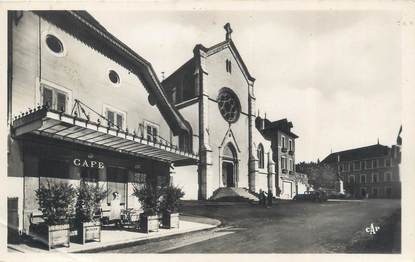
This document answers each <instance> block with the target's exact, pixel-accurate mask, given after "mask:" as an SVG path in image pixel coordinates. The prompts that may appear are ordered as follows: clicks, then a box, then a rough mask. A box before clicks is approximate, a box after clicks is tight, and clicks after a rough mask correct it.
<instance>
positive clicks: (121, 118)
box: [105, 107, 126, 129]
mask: <svg viewBox="0 0 415 262" xmlns="http://www.w3.org/2000/svg"><path fill="white" fill-rule="evenodd" d="M105 116H106V117H107V122H108V126H115V127H118V128H120V129H123V128H124V126H125V122H126V117H125V116H126V114H125V113H124V112H122V111H120V110H116V109H114V108H109V107H106V108H105Z"/></svg>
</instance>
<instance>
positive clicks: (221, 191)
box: [211, 187, 258, 201]
mask: <svg viewBox="0 0 415 262" xmlns="http://www.w3.org/2000/svg"><path fill="white" fill-rule="evenodd" d="M232 197H235V198H238V197H239V198H244V199H247V200H252V201H258V198H257V197H256V196H255V195H253V194H251V193H250V192H249V191H248V190H247V189H245V188H241V187H221V188H218V189H216V190H215V192H213V195H212V197H211V199H212V200H216V199H220V198H232Z"/></svg>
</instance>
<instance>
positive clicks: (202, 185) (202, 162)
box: [162, 23, 297, 199]
mask: <svg viewBox="0 0 415 262" xmlns="http://www.w3.org/2000/svg"><path fill="white" fill-rule="evenodd" d="M224 28H225V31H226V36H225V40H224V41H223V42H220V43H218V44H216V45H214V46H211V47H205V46H203V45H201V44H198V45H196V46H195V48H194V49H193V57H191V58H190V59H189V60H188V61H187V62H186V63H184V64H183V65H182V66H181V67H180V68H178V69H177V70H176V71H175V72H174V73H173V74H171V75H170V76H168V77H167V78H166V79H165V80H164V81H163V82H162V85H163V88H164V91H165V92H166V94H167V97H168V98H169V101H170V102H171V103H172V104H173V105H174V106H175V108H176V109H177V110H178V111H179V112H180V113H181V114H182V115H183V117H184V118H185V119H186V120H187V121H188V122H189V124H190V126H191V128H192V133H191V136H189V137H180V138H179V143H180V145H181V146H182V147H190V148H193V150H194V151H196V152H197V151H198V152H199V163H198V166H197V168H196V167H189V166H186V167H180V168H175V170H174V172H175V173H174V175H173V183H175V184H177V185H179V186H182V187H183V188H184V189H185V191H186V192H187V195H188V197H189V198H194V199H196V198H197V199H209V198H212V197H213V198H214V197H215V196H216V195H226V194H223V193H224V192H223V191H224V190H225V191H226V189H228V191H229V190H230V188H231V189H232V190H231V191H233V192H231V193H236V194H244V195H245V192H244V191H246V192H249V191H250V192H259V190H263V191H267V192H268V191H271V192H272V193H273V195H274V196H275V195H276V193H277V191H278V190H277V189H280V188H282V187H283V185H285V187H286V191H287V192H289V197H287V198H291V197H292V196H293V195H292V187H293V185H292V183H289V184H286V183H284V182H282V179H283V178H285V177H288V175H289V174H291V175H293V174H294V168H290V167H294V166H295V164H294V157H293V155H294V139H295V138H297V136H296V135H295V134H293V133H291V132H290V130H289V129H290V128H291V127H292V123H291V122H289V123H288V122H287V120H286V119H285V121H284V120H282V121H280V122H278V121H276V122H273V123H271V122H270V121H269V120H268V119H266V118H261V117H260V116H259V115H256V112H257V107H256V103H257V101H256V98H255V88H254V83H255V78H254V77H253V76H252V75H251V74H250V72H249V70H248V67H247V65H246V64H245V63H244V61H243V59H242V57H241V55H240V53H239V52H238V49H237V48H236V45H235V43H234V42H233V41H232V31H233V30H232V29H231V26H230V24H229V23H228V24H226V25H225V26H224ZM290 125H291V126H290ZM280 131H284V132H285V133H284V134H286V140H281V134H282V133H281V132H280ZM279 132H280V133H279ZM283 136H284V135H283ZM279 141H284V145H281V144H280V142H279ZM288 144H289V145H290V151H288V150H287V145H288ZM278 147H279V148H280V151H281V148H282V150H283V152H284V154H285V153H286V154H287V155H288V154H289V155H290V157H289V158H283V157H282V158H281V159H279V157H278V156H279V155H281V153H277V152H278ZM288 159H290V160H291V162H290V161H288ZM281 161H282V162H281ZM276 164H277V169H276V168H275V165H276ZM281 165H282V166H281ZM288 165H290V166H288ZM276 170H277V171H278V170H281V171H280V173H281V174H282V173H284V174H285V173H286V176H285V175H284V176H281V179H280V178H279V176H278V174H277V175H276ZM288 170H290V171H289V172H290V173H288ZM196 174H197V175H196ZM288 186H290V188H289V189H288ZM287 196H288V195H287Z"/></svg>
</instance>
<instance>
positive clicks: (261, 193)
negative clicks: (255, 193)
mask: <svg viewBox="0 0 415 262" xmlns="http://www.w3.org/2000/svg"><path fill="white" fill-rule="evenodd" d="M259 205H260V206H265V192H264V191H263V190H262V189H260V190H259Z"/></svg>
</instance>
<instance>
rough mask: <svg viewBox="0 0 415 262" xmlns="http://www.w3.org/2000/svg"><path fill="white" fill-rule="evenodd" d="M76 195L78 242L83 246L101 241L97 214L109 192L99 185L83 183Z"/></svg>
mask: <svg viewBox="0 0 415 262" xmlns="http://www.w3.org/2000/svg"><path fill="white" fill-rule="evenodd" d="M76 194H77V201H76V205H75V228H76V229H77V231H78V241H79V242H81V243H82V244H85V242H86V241H90V240H98V241H101V222H100V220H99V219H97V218H96V215H95V214H96V213H97V211H98V209H99V206H100V202H101V200H103V199H104V198H105V197H106V195H107V191H106V190H104V189H103V186H101V187H100V186H99V185H98V184H95V185H92V184H88V183H85V182H84V181H81V184H80V185H79V187H78V189H77V191H76Z"/></svg>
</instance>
